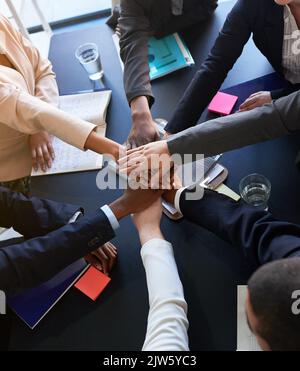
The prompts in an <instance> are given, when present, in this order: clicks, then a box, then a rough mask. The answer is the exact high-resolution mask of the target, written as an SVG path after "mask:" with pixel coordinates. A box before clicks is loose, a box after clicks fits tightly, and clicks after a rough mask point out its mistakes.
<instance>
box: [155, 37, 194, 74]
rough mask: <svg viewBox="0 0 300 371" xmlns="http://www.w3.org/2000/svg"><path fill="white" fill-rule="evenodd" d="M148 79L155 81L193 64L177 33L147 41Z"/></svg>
mask: <svg viewBox="0 0 300 371" xmlns="http://www.w3.org/2000/svg"><path fill="white" fill-rule="evenodd" d="M148 47H149V67H150V79H151V80H155V79H158V78H160V77H162V76H165V75H168V74H170V73H172V72H175V71H178V70H180V69H182V68H186V67H190V66H192V65H194V64H195V62H194V59H193V57H192V55H191V53H190V51H189V50H188V48H187V47H186V45H185V43H184V41H183V39H182V38H181V37H180V36H179V34H178V33H175V34H173V35H169V36H166V37H164V38H162V39H157V38H155V37H151V38H150V39H149V44H148Z"/></svg>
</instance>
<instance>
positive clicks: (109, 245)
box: [106, 242, 118, 256]
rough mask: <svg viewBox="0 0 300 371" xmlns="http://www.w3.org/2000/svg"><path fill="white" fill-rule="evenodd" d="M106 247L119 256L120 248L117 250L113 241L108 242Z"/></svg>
mask: <svg viewBox="0 0 300 371" xmlns="http://www.w3.org/2000/svg"><path fill="white" fill-rule="evenodd" d="M106 247H107V248H108V249H109V250H110V251H111V252H112V254H113V255H114V256H117V255H118V250H117V248H116V247H115V246H114V245H113V244H112V243H110V242H108V243H107V244H106Z"/></svg>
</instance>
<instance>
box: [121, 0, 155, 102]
mask: <svg viewBox="0 0 300 371" xmlns="http://www.w3.org/2000/svg"><path fill="white" fill-rule="evenodd" d="M144 6H145V7H146V6H147V5H141V4H139V3H138V2H137V1H131V2H126V1H123V2H122V3H121V8H122V11H121V17H120V19H119V24H118V25H119V28H120V31H121V38H120V49H121V58H122V60H123V62H124V86H125V92H126V95H127V99H128V102H129V104H131V102H132V100H133V99H135V98H137V97H140V96H145V97H148V99H149V103H150V105H152V103H153V101H154V98H153V94H152V89H151V83H150V76H149V74H150V68H149V56H148V54H149V51H148V40H149V37H150V35H151V26H150V24H149V20H148V18H147V16H145V12H146V10H145V9H144Z"/></svg>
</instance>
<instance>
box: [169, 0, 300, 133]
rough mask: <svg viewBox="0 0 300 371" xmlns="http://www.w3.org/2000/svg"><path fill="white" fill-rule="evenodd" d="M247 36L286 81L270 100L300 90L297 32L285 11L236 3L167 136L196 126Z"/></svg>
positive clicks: (270, 4)
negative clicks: (283, 86) (282, 87)
mask: <svg viewBox="0 0 300 371" xmlns="http://www.w3.org/2000/svg"><path fill="white" fill-rule="evenodd" d="M296 28H297V30H296ZM295 31H296V32H298V33H296V34H295ZM251 35H252V37H253V41H254V43H255V45H256V47H257V48H258V49H259V50H260V51H261V53H262V54H263V55H264V56H265V57H266V58H267V59H268V61H269V62H270V64H271V65H272V66H273V68H274V70H275V71H276V72H278V73H279V74H280V75H281V76H282V77H284V78H285V80H286V87H285V88H284V89H280V90H276V91H272V92H271V95H272V98H273V99H277V98H280V97H282V96H286V95H288V94H290V93H292V92H294V91H296V90H298V89H299V88H300V74H299V69H300V65H299V62H300V56H299V54H300V53H299V52H298V49H299V47H298V46H299V42H298V43H295V41H297V37H299V30H298V27H297V23H296V21H295V18H294V17H293V15H292V13H291V11H290V9H289V7H288V6H286V7H285V6H280V5H278V4H276V3H275V1H274V0H238V1H237V3H236V4H235V6H234V7H233V9H232V11H231V12H230V14H229V15H228V17H227V20H226V22H225V24H224V26H223V28H222V30H221V32H220V35H219V37H218V38H217V40H216V42H215V45H214V47H213V48H212V50H211V52H210V54H209V56H208V58H207V59H206V61H205V62H204V63H203V64H202V66H201V68H200V70H199V71H198V72H197V73H196V75H195V77H194V79H193V80H192V82H191V84H190V85H189V87H188V88H187V90H186V92H185V93H184V95H183V97H182V99H181V100H180V102H179V104H178V106H177V109H176V110H175V112H174V114H173V116H172V118H171V120H170V121H169V124H168V125H167V127H166V130H167V131H168V132H169V133H171V134H174V133H178V132H180V131H182V130H185V129H187V128H189V127H191V126H194V125H196V123H197V122H198V120H199V118H200V116H201V114H202V112H203V111H204V109H205V108H206V107H207V106H208V104H209V102H210V101H211V100H212V98H213V97H214V95H215V94H216V93H217V91H218V90H219V88H220V86H221V85H222V83H223V81H224V80H225V78H226V76H227V74H228V72H229V71H230V70H231V69H232V67H233V66H234V64H235V62H236V61H237V59H238V58H239V56H240V55H241V53H242V51H243V48H244V46H245V45H246V43H247V42H248V40H249V38H250V37H251ZM295 37H296V39H295ZM295 48H296V50H295ZM295 51H296V53H295Z"/></svg>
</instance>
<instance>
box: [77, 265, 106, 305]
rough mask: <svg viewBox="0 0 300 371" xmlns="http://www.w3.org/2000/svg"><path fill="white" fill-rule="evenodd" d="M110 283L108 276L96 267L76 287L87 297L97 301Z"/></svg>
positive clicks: (91, 268) (89, 270) (90, 269)
mask: <svg viewBox="0 0 300 371" xmlns="http://www.w3.org/2000/svg"><path fill="white" fill-rule="evenodd" d="M110 281H111V279H110V278H109V277H108V276H106V275H105V274H103V273H102V272H100V271H99V270H98V269H96V268H95V267H90V268H89V269H88V271H87V272H86V273H85V274H84V275H83V276H82V277H81V279H80V280H79V281H78V282H77V283H76V285H75V287H76V288H77V289H78V290H79V291H81V292H82V293H83V294H85V295H86V296H87V297H89V298H90V299H92V300H93V301H96V300H97V299H98V297H99V296H100V295H101V294H102V292H103V291H104V289H105V288H106V286H107V285H108V284H109V283H110Z"/></svg>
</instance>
